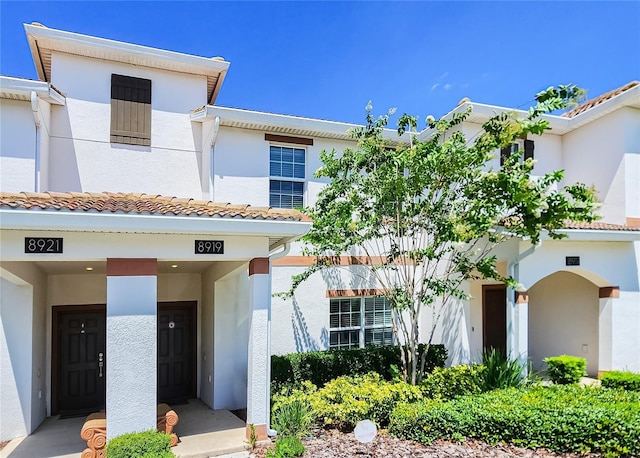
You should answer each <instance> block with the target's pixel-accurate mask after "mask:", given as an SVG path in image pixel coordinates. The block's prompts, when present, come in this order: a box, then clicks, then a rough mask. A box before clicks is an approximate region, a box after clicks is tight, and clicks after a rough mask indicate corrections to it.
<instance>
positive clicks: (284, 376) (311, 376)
mask: <svg viewBox="0 0 640 458" xmlns="http://www.w3.org/2000/svg"><path fill="white" fill-rule="evenodd" d="M425 348H426V345H424V344H421V345H420V346H419V352H420V355H422V354H423V353H424V351H425ZM446 359H447V350H446V349H445V348H444V345H440V344H438V345H433V344H432V345H431V346H430V347H429V351H428V352H427V358H426V364H425V371H426V372H431V371H432V370H433V369H434V368H435V367H443V366H444V362H445V361H446ZM400 366H401V360H400V348H399V347H397V346H386V347H366V348H354V349H349V350H326V351H310V352H307V353H291V354H289V355H282V356H281V355H273V356H272V357H271V386H272V390H273V391H274V392H276V391H280V389H281V388H282V387H284V386H298V385H300V384H301V383H302V382H304V381H309V382H311V383H313V384H314V385H316V386H324V385H325V384H326V383H327V382H329V381H330V380H333V379H335V378H338V377H342V376H353V375H363V374H367V373H369V372H376V373H378V374H380V375H381V376H382V378H384V379H385V380H392V379H393V378H394V375H397V370H395V369H396V368H398V367H400Z"/></svg>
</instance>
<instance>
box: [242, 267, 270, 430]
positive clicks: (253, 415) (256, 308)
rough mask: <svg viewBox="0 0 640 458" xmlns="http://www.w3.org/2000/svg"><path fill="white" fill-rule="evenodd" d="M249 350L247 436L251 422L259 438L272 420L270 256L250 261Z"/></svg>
mask: <svg viewBox="0 0 640 458" xmlns="http://www.w3.org/2000/svg"><path fill="white" fill-rule="evenodd" d="M249 303H250V304H251V310H252V311H251V325H250V328H249V354H248V362H247V365H248V367H247V437H250V434H251V429H250V425H253V427H254V428H255V434H256V438H257V439H258V440H264V439H267V425H268V424H269V389H270V385H271V384H270V380H269V372H270V371H269V367H270V365H271V361H270V355H269V353H270V351H269V320H270V310H271V274H270V266H269V258H255V259H252V260H251V262H250V263H249Z"/></svg>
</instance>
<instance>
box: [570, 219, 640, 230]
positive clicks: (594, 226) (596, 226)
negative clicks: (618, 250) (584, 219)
mask: <svg viewBox="0 0 640 458" xmlns="http://www.w3.org/2000/svg"><path fill="white" fill-rule="evenodd" d="M565 229H588V230H596V231H640V227H639V226H628V225H622V224H609V223H603V222H600V221H593V222H591V223H578V222H575V221H568V222H567V224H566V226H565Z"/></svg>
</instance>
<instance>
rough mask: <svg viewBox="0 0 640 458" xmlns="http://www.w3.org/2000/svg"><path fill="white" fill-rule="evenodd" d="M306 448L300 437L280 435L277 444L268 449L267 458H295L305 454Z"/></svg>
mask: <svg viewBox="0 0 640 458" xmlns="http://www.w3.org/2000/svg"><path fill="white" fill-rule="evenodd" d="M304 452H305V448H304V445H303V444H302V441H301V440H300V438H298V437H291V436H282V437H281V436H278V438H277V439H276V446H275V447H274V448H273V449H269V450H267V455H266V457H267V458H293V457H296V456H302V455H304Z"/></svg>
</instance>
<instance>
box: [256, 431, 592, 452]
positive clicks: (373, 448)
mask: <svg viewBox="0 0 640 458" xmlns="http://www.w3.org/2000/svg"><path fill="white" fill-rule="evenodd" d="M303 443H304V446H305V447H306V448H307V452H306V453H305V455H304V456H305V457H313V458H338V457H354V458H417V457H432V458H458V457H465V458H486V457H492V458H494V457H495V458H506V457H531V458H534V457H535V458H551V457H562V458H578V457H581V458H585V457H589V458H595V457H600V455H598V454H586V455H584V454H582V455H581V454H576V453H554V452H550V451H548V450H545V449H537V450H530V449H526V448H520V447H515V446H512V445H496V446H491V445H488V444H486V443H484V442H481V441H477V440H467V441H465V442H462V443H460V444H458V443H451V442H446V441H438V442H434V443H433V444H431V445H422V444H418V443H416V442H412V441H406V440H400V439H396V438H395V437H392V436H389V435H388V434H385V433H384V432H382V433H378V436H377V437H376V438H375V439H374V441H373V442H372V443H370V444H361V443H360V442H358V441H357V440H356V438H355V437H354V435H353V433H343V432H340V431H338V430H335V429H317V430H315V431H314V432H313V434H312V436H311V437H309V438H307V439H304V440H303ZM271 447H272V446H270V445H259V446H258V447H256V449H255V450H254V451H253V452H252V453H251V456H252V457H255V458H264V456H265V454H266V451H267V449H268V448H271Z"/></svg>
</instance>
